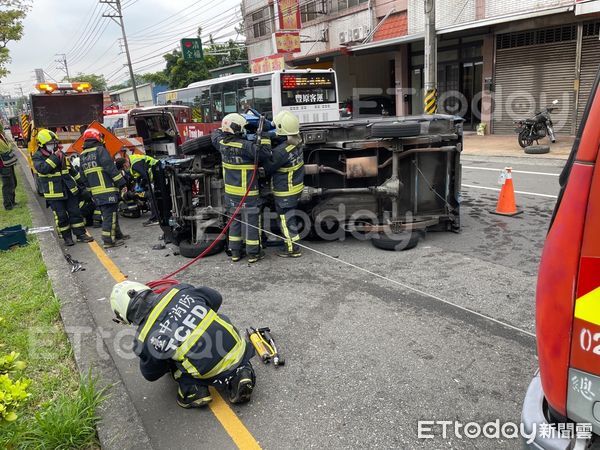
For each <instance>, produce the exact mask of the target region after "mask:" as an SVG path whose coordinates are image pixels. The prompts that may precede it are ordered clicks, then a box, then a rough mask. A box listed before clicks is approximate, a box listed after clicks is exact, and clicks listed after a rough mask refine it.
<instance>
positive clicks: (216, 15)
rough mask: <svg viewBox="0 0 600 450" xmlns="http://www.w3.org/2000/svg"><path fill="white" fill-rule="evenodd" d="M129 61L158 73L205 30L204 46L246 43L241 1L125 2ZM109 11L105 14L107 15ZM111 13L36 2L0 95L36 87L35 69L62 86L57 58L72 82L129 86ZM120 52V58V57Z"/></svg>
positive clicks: (50, 0) (94, 5)
mask: <svg viewBox="0 0 600 450" xmlns="http://www.w3.org/2000/svg"><path fill="white" fill-rule="evenodd" d="M121 1H122V5H123V16H124V20H125V29H126V31H127V38H128V41H129V48H130V52H131V59H132V61H133V67H134V71H135V72H136V73H147V72H156V71H157V70H161V69H163V68H164V66H165V61H164V59H163V58H162V57H161V55H162V54H164V53H167V52H169V51H171V50H172V49H174V48H176V47H179V40H180V39H181V38H184V37H195V36H196V29H197V27H198V26H201V27H202V34H203V38H205V39H204V40H207V38H208V34H213V37H214V38H215V40H216V41H217V42H224V41H226V40H228V39H237V40H242V39H243V38H242V37H241V36H238V34H237V32H236V31H235V30H234V27H237V26H238V25H239V23H240V22H241V13H240V7H239V5H240V0H170V1H165V0H121ZM105 10H106V11H105ZM104 12H107V13H109V12H112V10H111V9H110V6H108V5H102V4H100V3H99V2H98V0H33V8H32V9H31V10H30V12H29V14H28V16H27V18H26V19H25V21H24V22H23V24H24V27H25V29H24V34H23V38H22V39H21V40H20V41H19V42H11V43H9V45H8V48H9V49H10V54H11V57H12V62H11V63H10V64H9V70H10V71H11V73H10V75H9V76H8V77H6V78H4V79H2V80H1V81H0V92H2V93H3V94H11V95H18V94H19V92H20V90H19V86H21V87H22V88H23V91H24V92H25V93H28V92H31V91H32V90H33V89H34V85H35V74H34V69H37V68H42V69H44V71H45V72H46V73H47V74H48V75H49V76H46V79H47V81H53V80H52V78H51V77H53V78H54V79H56V80H58V81H62V79H63V78H64V76H65V73H64V72H63V71H61V70H60V69H58V67H59V66H60V64H58V63H56V62H55V60H56V59H59V57H58V56H56V55H57V54H61V53H64V54H66V56H67V64H68V67H69V74H70V75H71V78H76V76H75V75H76V74H77V73H86V74H88V73H94V74H103V75H104V76H105V78H106V79H107V80H108V83H109V85H114V84H118V83H121V82H123V81H125V80H126V79H127V78H128V77H129V72H128V71H127V68H126V66H125V63H126V56H125V53H124V52H122V48H121V47H120V45H119V43H120V41H119V38H121V29H120V27H119V26H118V25H117V24H116V23H114V22H113V20H111V19H108V18H102V13H104ZM120 52H122V53H120Z"/></svg>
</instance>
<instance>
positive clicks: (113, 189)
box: [92, 186, 119, 195]
mask: <svg viewBox="0 0 600 450" xmlns="http://www.w3.org/2000/svg"><path fill="white" fill-rule="evenodd" d="M113 192H119V190H118V189H117V188H116V187H110V188H103V187H101V186H99V187H95V188H92V195H100V194H110V193H113Z"/></svg>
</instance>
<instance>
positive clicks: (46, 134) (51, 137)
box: [36, 128, 58, 147]
mask: <svg viewBox="0 0 600 450" xmlns="http://www.w3.org/2000/svg"><path fill="white" fill-rule="evenodd" d="M36 139H37V143H38V147H43V146H44V145H46V144H47V143H49V142H51V141H57V142H58V136H57V135H56V133H54V132H53V131H50V130H46V129H45V128H44V129H41V130H40V131H38V133H37V137H36Z"/></svg>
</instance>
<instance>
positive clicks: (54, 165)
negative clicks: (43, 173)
mask: <svg viewBox="0 0 600 450" xmlns="http://www.w3.org/2000/svg"><path fill="white" fill-rule="evenodd" d="M46 163H47V164H48V165H49V166H50V167H52V168H53V169H56V163H55V162H54V161H52V160H51V159H50V158H48V159H46Z"/></svg>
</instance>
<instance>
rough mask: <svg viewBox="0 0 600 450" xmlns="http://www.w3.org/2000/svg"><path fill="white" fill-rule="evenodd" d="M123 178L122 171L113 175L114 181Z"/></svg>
mask: <svg viewBox="0 0 600 450" xmlns="http://www.w3.org/2000/svg"><path fill="white" fill-rule="evenodd" d="M122 178H123V175H121V174H120V173H119V174H117V175H116V176H114V177H113V181H119V180H121V179H122Z"/></svg>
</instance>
